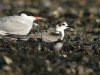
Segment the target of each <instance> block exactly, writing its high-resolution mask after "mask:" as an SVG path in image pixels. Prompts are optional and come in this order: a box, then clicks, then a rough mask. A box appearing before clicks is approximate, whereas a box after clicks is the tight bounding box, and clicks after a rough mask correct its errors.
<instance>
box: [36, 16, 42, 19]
mask: <svg viewBox="0 0 100 75" xmlns="http://www.w3.org/2000/svg"><path fill="white" fill-rule="evenodd" d="M35 19H36V20H40V19H43V18H42V17H39V16H36V17H35Z"/></svg>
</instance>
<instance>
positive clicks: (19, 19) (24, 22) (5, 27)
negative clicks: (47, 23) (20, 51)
mask: <svg viewBox="0 0 100 75" xmlns="http://www.w3.org/2000/svg"><path fill="white" fill-rule="evenodd" d="M39 19H43V18H42V17H37V16H36V17H35V16H32V13H30V12H27V11H22V12H20V13H19V15H14V16H7V17H1V18H0V35H8V34H14V35H27V34H28V33H29V32H30V30H31V29H32V26H33V22H34V21H35V20H39Z"/></svg>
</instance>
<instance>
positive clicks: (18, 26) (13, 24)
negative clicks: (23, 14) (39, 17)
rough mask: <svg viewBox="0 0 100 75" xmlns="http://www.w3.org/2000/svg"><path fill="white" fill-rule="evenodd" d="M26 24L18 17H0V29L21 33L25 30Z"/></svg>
mask: <svg viewBox="0 0 100 75" xmlns="http://www.w3.org/2000/svg"><path fill="white" fill-rule="evenodd" d="M27 26H28V25H26V24H24V23H22V22H21V21H20V18H19V17H13V18H12V17H5V18H0V30H3V31H6V32H8V33H13V34H17V33H18V34H20V32H21V33H23V32H22V31H25V30H26V29H27Z"/></svg>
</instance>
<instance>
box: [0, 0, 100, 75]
mask: <svg viewBox="0 0 100 75" xmlns="http://www.w3.org/2000/svg"><path fill="white" fill-rule="evenodd" d="M22 10H26V11H31V12H33V13H34V15H39V16H43V17H44V18H45V19H46V20H45V21H36V23H38V24H39V25H41V26H38V27H35V28H33V29H32V30H31V32H30V33H31V34H33V33H35V32H37V31H42V30H45V29H48V28H49V27H55V26H56V24H59V23H61V22H63V21H66V22H67V23H68V25H69V29H67V30H66V31H65V37H64V40H63V41H62V42H63V44H64V45H63V48H62V49H61V50H60V51H59V52H58V51H54V50H53V45H54V43H53V42H52V43H50V42H43V41H41V40H39V39H38V40H34V39H33V38H30V39H29V40H27V41H23V40H20V38H19V37H18V36H15V35H14V36H13V35H11V36H3V38H0V75H100V0H34V1H33V0H13V1H12V0H1V1H0V16H7V15H14V14H17V13H18V12H19V11H22ZM10 38H14V39H10ZM15 38H17V40H15Z"/></svg>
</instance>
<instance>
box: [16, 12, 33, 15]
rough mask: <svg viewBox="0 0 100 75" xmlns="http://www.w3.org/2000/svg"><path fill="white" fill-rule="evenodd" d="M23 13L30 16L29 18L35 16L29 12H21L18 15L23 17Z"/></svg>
mask: <svg viewBox="0 0 100 75" xmlns="http://www.w3.org/2000/svg"><path fill="white" fill-rule="evenodd" d="M22 13H24V14H26V15H28V16H34V14H33V13H32V12H29V11H21V12H19V13H18V15H21V14H22Z"/></svg>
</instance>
